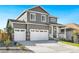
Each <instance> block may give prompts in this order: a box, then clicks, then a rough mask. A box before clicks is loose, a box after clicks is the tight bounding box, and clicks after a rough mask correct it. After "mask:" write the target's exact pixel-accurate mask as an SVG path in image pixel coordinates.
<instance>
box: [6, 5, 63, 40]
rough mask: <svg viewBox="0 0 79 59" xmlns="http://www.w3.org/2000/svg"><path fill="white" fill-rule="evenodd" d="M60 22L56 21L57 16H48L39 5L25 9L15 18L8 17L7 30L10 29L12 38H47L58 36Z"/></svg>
mask: <svg viewBox="0 0 79 59" xmlns="http://www.w3.org/2000/svg"><path fill="white" fill-rule="evenodd" d="M61 27H63V25H62V24H58V23H57V17H54V16H50V14H49V13H48V12H47V11H45V10H44V9H43V8H41V7H40V6H36V7H34V8H31V9H28V10H25V11H24V12H22V14H20V15H19V16H18V17H17V18H16V20H14V19H9V20H8V22H7V30H8V31H10V30H13V31H11V36H12V40H14V41H26V40H31V41H32V40H49V39H50V37H51V38H52V39H57V38H58V37H59V33H60V28H61Z"/></svg>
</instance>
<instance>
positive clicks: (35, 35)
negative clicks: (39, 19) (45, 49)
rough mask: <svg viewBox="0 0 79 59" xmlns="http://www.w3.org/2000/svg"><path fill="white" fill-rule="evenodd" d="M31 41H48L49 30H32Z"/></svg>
mask: <svg viewBox="0 0 79 59" xmlns="http://www.w3.org/2000/svg"><path fill="white" fill-rule="evenodd" d="M30 40H31V41H33V40H48V30H39V29H31V30H30Z"/></svg>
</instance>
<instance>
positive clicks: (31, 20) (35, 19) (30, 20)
mask: <svg viewBox="0 0 79 59" xmlns="http://www.w3.org/2000/svg"><path fill="white" fill-rule="evenodd" d="M31 14H32V15H34V18H35V19H31ZM30 21H36V14H35V13H30Z"/></svg>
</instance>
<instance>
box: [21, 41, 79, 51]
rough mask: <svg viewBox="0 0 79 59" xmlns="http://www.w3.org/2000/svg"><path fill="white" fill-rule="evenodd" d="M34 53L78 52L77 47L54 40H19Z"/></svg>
mask: <svg viewBox="0 0 79 59" xmlns="http://www.w3.org/2000/svg"><path fill="white" fill-rule="evenodd" d="M20 43H21V44H23V45H25V46H26V47H27V48H28V49H30V50H32V51H33V52H35V53H79V48H78V47H74V46H70V45H65V44H62V43H58V42H57V41H54V40H46V41H26V42H20Z"/></svg>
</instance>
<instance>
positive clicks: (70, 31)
mask: <svg viewBox="0 0 79 59" xmlns="http://www.w3.org/2000/svg"><path fill="white" fill-rule="evenodd" d="M74 32H76V33H77V35H76V36H77V39H79V25H78V24H74V23H72V24H67V25H65V28H61V34H62V35H61V36H62V37H63V38H65V39H66V40H70V41H72V40H73V38H74ZM64 33H65V34H64ZM63 34H64V36H63ZM75 40H76V39H75Z"/></svg>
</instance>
